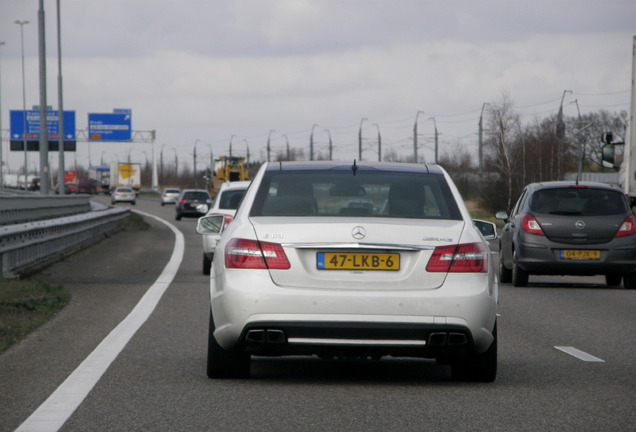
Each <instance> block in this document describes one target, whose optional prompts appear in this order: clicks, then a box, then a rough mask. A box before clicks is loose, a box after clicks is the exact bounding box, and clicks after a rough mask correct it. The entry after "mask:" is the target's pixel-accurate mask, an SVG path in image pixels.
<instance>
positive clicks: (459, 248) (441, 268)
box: [426, 243, 488, 273]
mask: <svg viewBox="0 0 636 432" xmlns="http://www.w3.org/2000/svg"><path fill="white" fill-rule="evenodd" d="M487 253H488V252H487V251H486V248H485V247H484V246H483V245H482V244H481V243H465V244H459V245H452V246H438V247H436V248H435V250H434V251H433V255H431V258H430V259H429V260H428V264H427V265H426V271H428V272H451V273H453V272H457V273H469V272H472V273H485V272H487V271H488V256H487Z"/></svg>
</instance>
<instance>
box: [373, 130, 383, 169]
mask: <svg viewBox="0 0 636 432" xmlns="http://www.w3.org/2000/svg"><path fill="white" fill-rule="evenodd" d="M373 126H375V127H377V128H378V162H382V136H381V135H380V125H378V124H377V123H373Z"/></svg>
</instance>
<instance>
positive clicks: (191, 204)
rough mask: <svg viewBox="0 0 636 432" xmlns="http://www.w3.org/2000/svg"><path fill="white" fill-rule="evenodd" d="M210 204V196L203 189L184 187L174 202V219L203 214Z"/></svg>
mask: <svg viewBox="0 0 636 432" xmlns="http://www.w3.org/2000/svg"><path fill="white" fill-rule="evenodd" d="M211 204H212V197H211V196H210V193H209V192H208V191H207V190H204V189H186V190H184V191H182V192H181V195H179V199H178V200H177V202H176V204H175V219H176V220H181V218H182V217H197V218H198V217H201V216H205V214H206V213H207V212H208V209H209V208H210V205H211Z"/></svg>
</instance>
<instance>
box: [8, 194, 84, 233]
mask: <svg viewBox="0 0 636 432" xmlns="http://www.w3.org/2000/svg"><path fill="white" fill-rule="evenodd" d="M90 211H91V203H90V196H89V195H63V196H42V195H30V194H29V195H19V196H2V197H0V225H9V224H17V223H22V222H32V221H37V220H45V219H52V218H59V217H63V216H70V215H75V214H81V213H86V212H90Z"/></svg>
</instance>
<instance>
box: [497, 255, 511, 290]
mask: <svg viewBox="0 0 636 432" xmlns="http://www.w3.org/2000/svg"><path fill="white" fill-rule="evenodd" d="M499 282H501V283H510V282H512V270H510V269H509V268H507V267H506V266H505V265H504V262H503V255H502V253H501V250H500V251H499Z"/></svg>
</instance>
